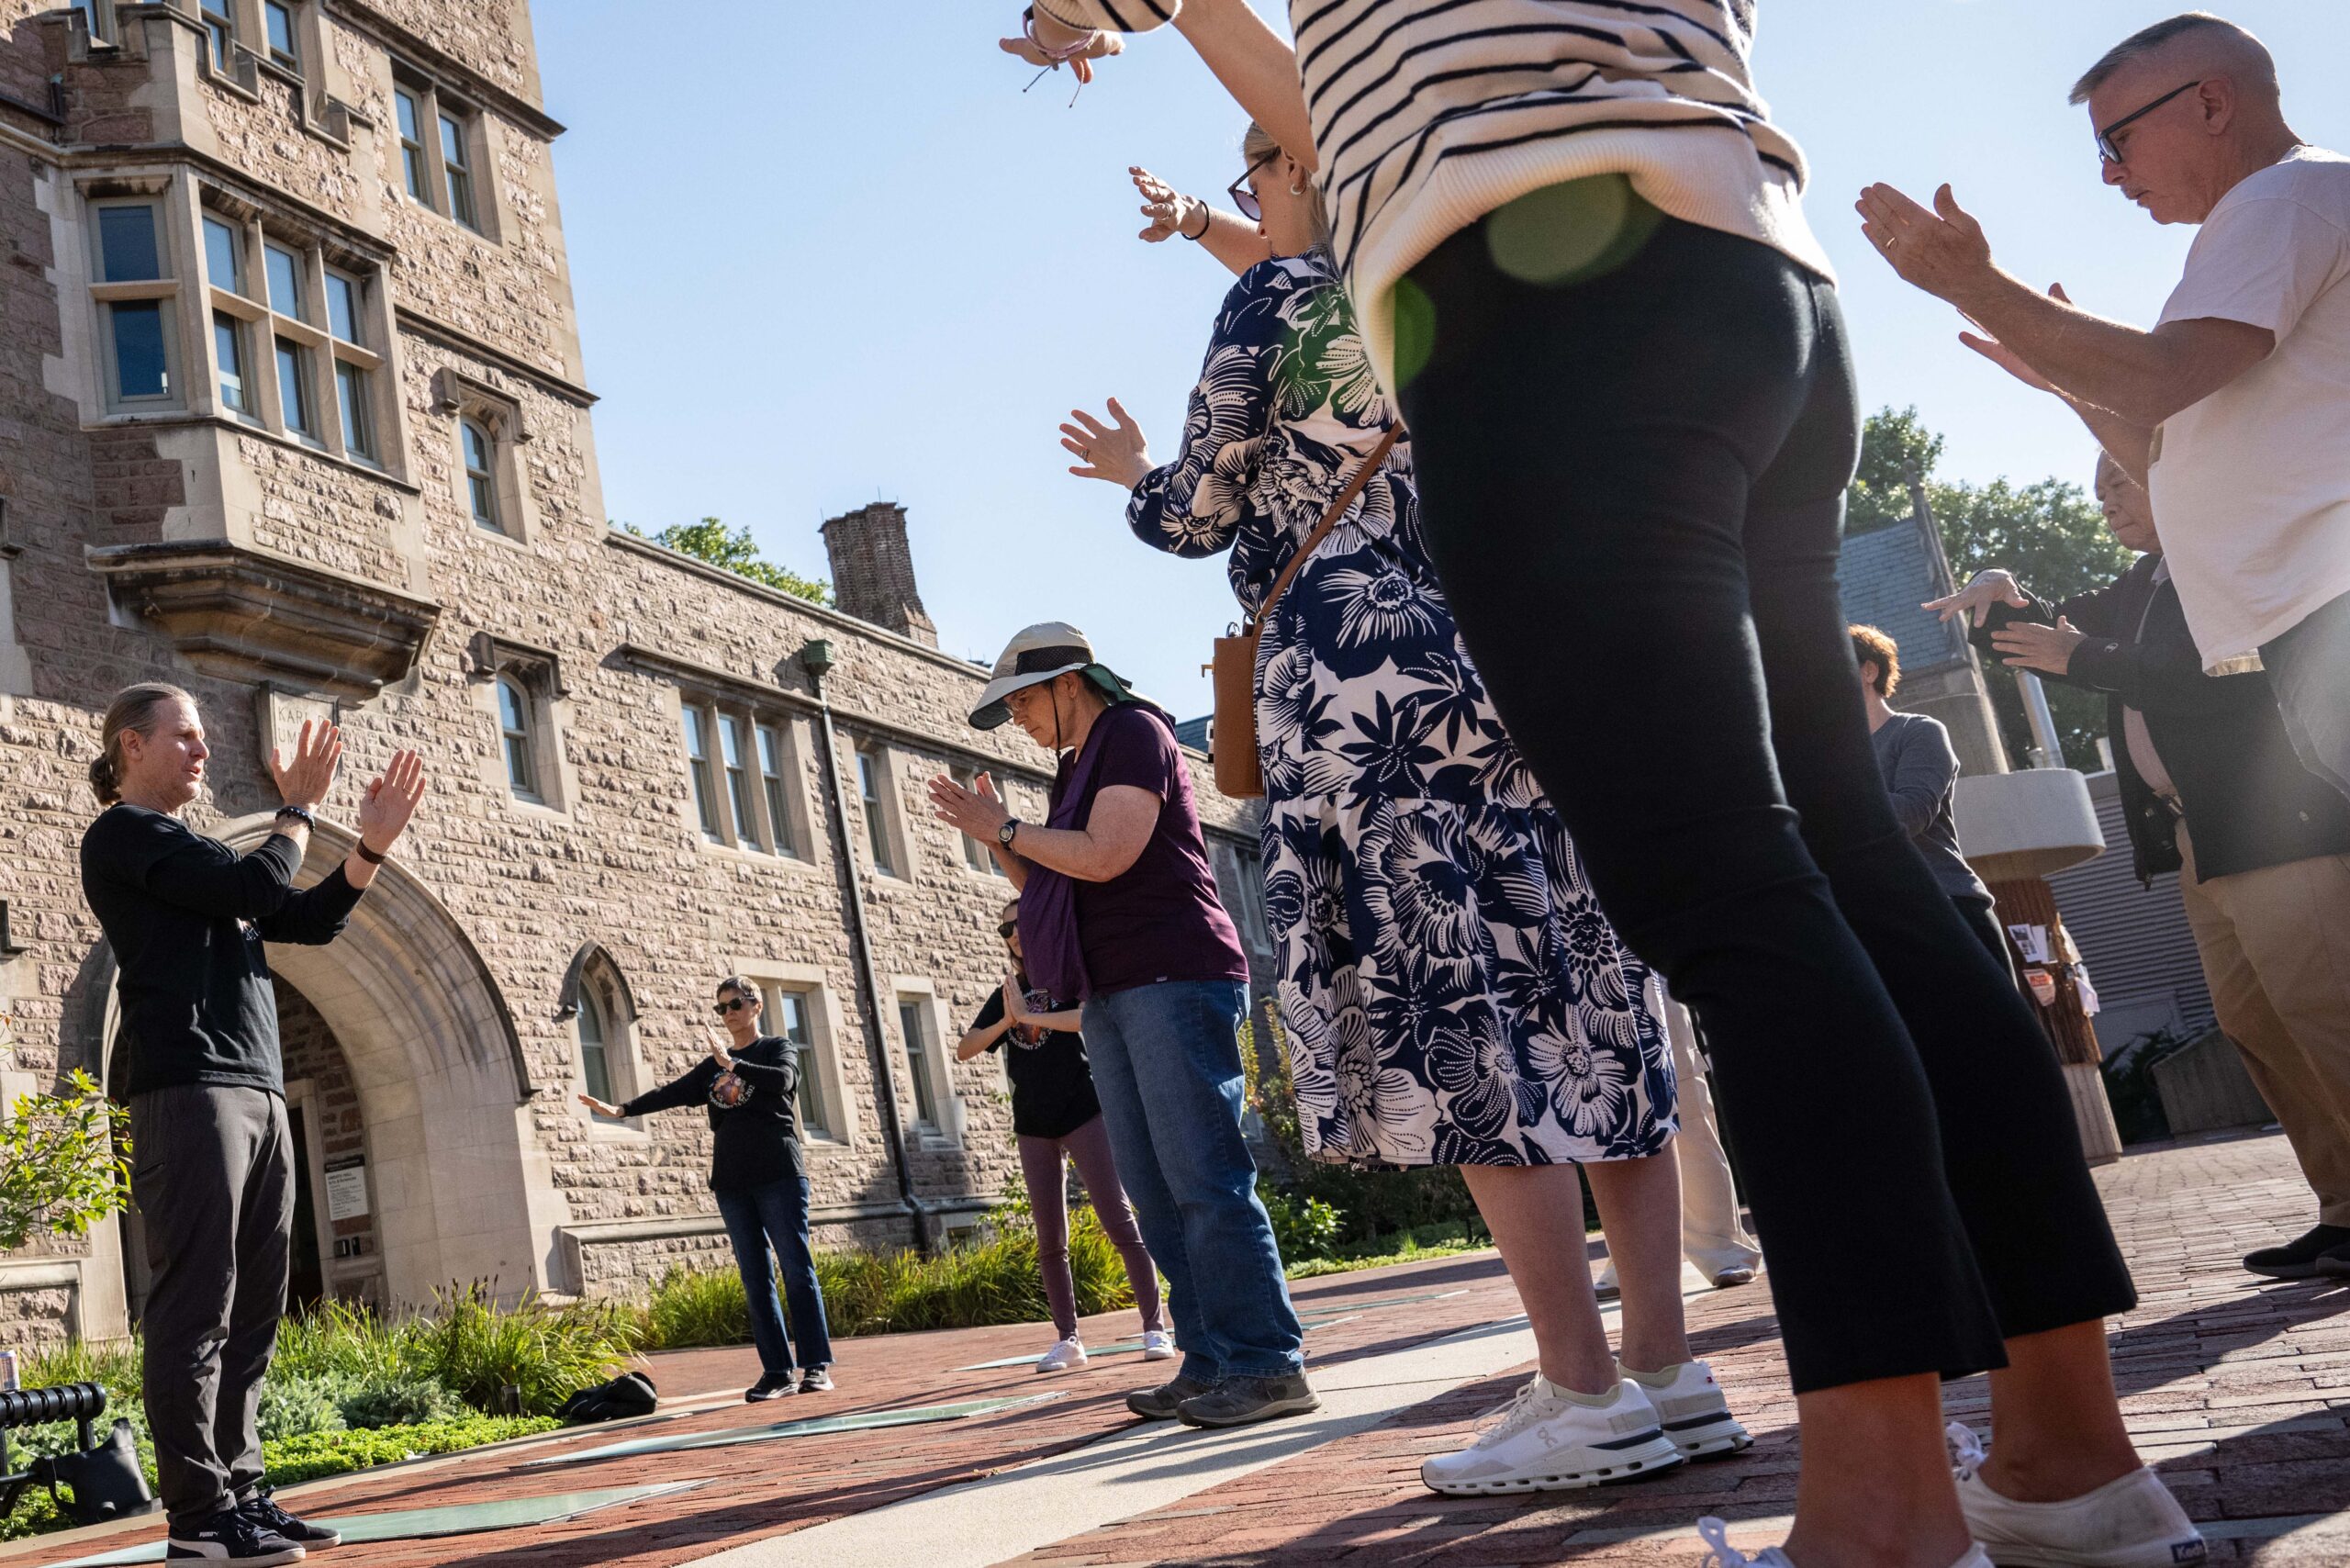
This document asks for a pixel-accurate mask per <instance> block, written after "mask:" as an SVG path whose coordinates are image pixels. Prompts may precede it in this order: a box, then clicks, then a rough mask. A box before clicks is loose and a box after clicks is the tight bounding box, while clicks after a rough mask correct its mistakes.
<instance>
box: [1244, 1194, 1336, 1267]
mask: <svg viewBox="0 0 2350 1568" xmlns="http://www.w3.org/2000/svg"><path fill="white" fill-rule="evenodd" d="M1257 1195H1258V1197H1259V1198H1260V1199H1261V1200H1263V1202H1264V1204H1265V1215H1266V1217H1267V1218H1269V1219H1270V1220H1271V1221H1272V1222H1273V1244H1274V1245H1275V1246H1277V1247H1279V1248H1280V1249H1281V1259H1282V1260H1283V1261H1284V1262H1290V1263H1295V1262H1301V1261H1303V1260H1306V1259H1310V1258H1328V1257H1330V1256H1332V1255H1333V1253H1335V1252H1336V1250H1337V1246H1338V1211H1337V1209H1334V1208H1332V1207H1331V1206H1330V1205H1329V1204H1326V1203H1324V1202H1323V1201H1322V1200H1321V1199H1319V1198H1309V1197H1299V1198H1297V1199H1295V1200H1294V1201H1292V1199H1290V1198H1287V1197H1284V1196H1283V1195H1282V1194H1281V1193H1278V1192H1275V1191H1273V1190H1272V1189H1271V1188H1270V1187H1268V1186H1267V1185H1266V1183H1265V1180H1264V1178H1263V1177H1261V1176H1260V1177H1259V1178H1258V1179H1257Z"/></svg>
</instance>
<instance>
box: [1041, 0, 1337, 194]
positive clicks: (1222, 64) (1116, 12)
mask: <svg viewBox="0 0 2350 1568" xmlns="http://www.w3.org/2000/svg"><path fill="white" fill-rule="evenodd" d="M1031 18H1032V19H1031V21H1030V24H1029V26H1030V28H1031V29H1032V30H1033V32H1034V34H1035V40H1034V43H1030V42H1029V41H1028V40H1027V39H1004V40H1003V42H1002V48H1003V49H1004V50H1006V51H1007V52H1009V53H1013V54H1017V55H1020V56H1021V57H1022V58H1023V59H1025V60H1028V61H1029V62H1031V63H1034V64H1046V63H1049V62H1050V58H1051V56H1050V55H1049V54H1047V53H1046V52H1044V51H1046V50H1049V51H1053V52H1057V51H1059V50H1067V49H1083V50H1086V51H1087V54H1088V56H1090V57H1093V58H1098V57H1099V56H1100V55H1101V54H1110V53H1115V52H1116V47H1115V46H1116V43H1117V39H1116V35H1117V34H1118V33H1120V32H1148V31H1150V30H1151V29H1153V28H1158V27H1159V26H1160V25H1162V24H1164V23H1166V22H1168V21H1170V20H1171V21H1172V22H1173V23H1174V24H1175V30H1176V31H1177V32H1179V33H1181V34H1182V35H1183V37H1184V38H1185V39H1188V40H1189V41H1190V43H1191V45H1192V49H1193V50H1197V51H1198V53H1199V57H1200V59H1201V60H1202V61H1203V62H1204V63H1205V64H1206V65H1207V68H1208V69H1209V70H1210V71H1212V72H1214V73H1215V79H1216V80H1217V81H1219V82H1221V83H1223V84H1224V90H1225V92H1227V93H1230V94H1231V95H1232V96H1233V100H1234V101H1235V102H1237V104H1239V106H1241V107H1242V108H1243V109H1245V110H1247V111H1248V116H1249V118H1252V119H1254V120H1255V121H1256V122H1257V123H1258V124H1259V126H1261V127H1263V128H1264V130H1265V134H1266V135H1268V136H1270V137H1271V138H1272V139H1273V140H1275V141H1278V142H1280V143H1281V151H1284V152H1287V153H1288V154H1289V155H1290V156H1291V157H1292V158H1294V159H1296V160H1297V161H1298V162H1300V163H1302V164H1304V166H1305V167H1306V168H1308V169H1311V168H1313V167H1314V166H1315V151H1314V126H1313V123H1312V121H1311V120H1310V119H1309V118H1307V115H1306V112H1305V89H1304V86H1303V85H1302V84H1300V83H1299V81H1298V77H1297V51H1296V50H1294V49H1292V48H1291V47H1290V46H1289V44H1288V43H1287V42H1286V41H1284V40H1283V39H1282V38H1281V35H1280V34H1279V33H1276V32H1275V31H1273V29H1272V28H1270V27H1268V26H1266V25H1265V19H1264V18H1263V17H1259V16H1258V15H1257V13H1256V12H1255V11H1253V10H1251V9H1249V7H1248V0H1121V3H1120V4H1118V5H1116V6H1114V7H1113V6H1112V5H1111V4H1110V0H1037V3H1036V4H1035V6H1032V7H1031ZM1037 45H1041V46H1042V50H1038V49H1037V48H1036V46H1037ZM1080 80H1084V81H1090V80H1091V70H1090V69H1089V70H1087V71H1084V72H1081V73H1080Z"/></svg>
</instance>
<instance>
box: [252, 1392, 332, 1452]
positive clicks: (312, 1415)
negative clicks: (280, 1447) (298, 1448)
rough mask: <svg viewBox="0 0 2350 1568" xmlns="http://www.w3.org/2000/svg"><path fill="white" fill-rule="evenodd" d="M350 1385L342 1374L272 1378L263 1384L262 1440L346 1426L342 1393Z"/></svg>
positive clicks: (296, 1435) (305, 1434)
mask: <svg viewBox="0 0 2350 1568" xmlns="http://www.w3.org/2000/svg"><path fill="white" fill-rule="evenodd" d="M349 1386H350V1384H349V1383H348V1381H347V1380H345V1379H342V1378H340V1377H269V1378H263V1380H262V1385H261V1417H260V1426H261V1440H262V1441H263V1442H264V1443H265V1442H268V1441H269V1440H270V1439H272V1438H297V1437H304V1436H307V1435H308V1434H309V1433H312V1432H340V1431H341V1430H342V1428H343V1425H344V1423H343V1419H342V1396H343V1394H344V1391H345V1390H346V1389H347V1388H348V1387H349Z"/></svg>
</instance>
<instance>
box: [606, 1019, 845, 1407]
mask: <svg viewBox="0 0 2350 1568" xmlns="http://www.w3.org/2000/svg"><path fill="white" fill-rule="evenodd" d="M758 1010H759V992H758V988H757V987H756V986H754V985H753V984H752V983H751V982H750V981H749V980H744V979H743V977H741V976H740V975H729V976H727V977H726V978H725V979H724V980H720V981H719V982H718V1000H717V1002H714V1003H713V1004H712V1005H711V1012H713V1013H715V1014H717V1015H718V1019H719V1022H721V1023H722V1024H723V1025H725V1026H726V1037H725V1038H724V1039H721V1040H716V1041H714V1042H713V1043H712V1044H711V1050H710V1055H708V1056H706V1057H704V1058H702V1059H701V1060H699V1061H698V1062H696V1063H694V1065H693V1066H692V1067H690V1068H688V1069H687V1070H685V1071H684V1072H683V1073H681V1074H679V1075H678V1076H677V1078H675V1079H672V1080H671V1081H669V1082H667V1083H665V1084H663V1085H662V1086H661V1087H660V1088H658V1089H655V1090H654V1091H652V1092H650V1093H645V1094H640V1095H638V1096H637V1097H636V1098H635V1099H633V1100H631V1101H629V1102H628V1103H625V1104H621V1105H614V1104H611V1103H608V1102H606V1101H602V1100H599V1099H597V1098H596V1097H595V1096H594V1095H592V1094H582V1095H581V1096H580V1097H579V1103H581V1104H583V1105H585V1106H587V1107H588V1110H590V1111H592V1112H594V1113H595V1114H597V1115H599V1116H607V1117H610V1118H611V1119H613V1120H615V1121H619V1120H622V1119H625V1118H628V1117H632V1116H642V1115H644V1114H648V1113H650V1112H654V1111H673V1110H677V1109H680V1108H682V1107H684V1106H688V1105H700V1106H703V1107H704V1108H706V1109H707V1110H708V1112H709V1114H710V1131H711V1159H710V1190H711V1196H713V1197H714V1198H716V1199H717V1200H718V1213H719V1215H720V1217H722V1218H723V1219H724V1220H725V1221H726V1237H727V1239H728V1240H729V1241H731V1242H733V1246H734V1262H735V1266H736V1267H738V1268H740V1269H741V1270H742V1271H743V1294H744V1296H745V1297H746V1298H747V1299H748V1300H749V1302H750V1306H751V1340H752V1343H754V1344H755V1345H756V1346H757V1347H758V1351H759V1368H760V1371H759V1381H758V1382H756V1383H753V1384H752V1385H751V1386H750V1387H749V1388H748V1389H746V1390H744V1394H743V1397H744V1399H748V1400H765V1399H778V1398H781V1397H782V1396H783V1395H784V1394H821V1393H823V1392H825V1391H826V1390H829V1389H830V1388H831V1387H832V1386H833V1373H832V1364H833V1340H832V1335H831V1332H830V1330H828V1329H827V1328H826V1327H825V1326H824V1293H823V1291H822V1288H821V1287H820V1286H819V1285H818V1284H817V1282H816V1255H815V1251H814V1249H812V1248H811V1247H810V1246H809V1243H808V1172H807V1170H806V1168H805V1166H803V1165H802V1163H801V1161H800V1121H799V1102H798V1094H799V1091H800V1052H799V1047H796V1046H794V1045H793V1044H792V1043H791V1042H790V1041H789V1040H787V1039H784V1038H783V1037H782V1036H778V1035H762V1034H760V1033H759V1025H758V1019H759V1011H758ZM770 1244H772V1245H773V1247H774V1248H775V1256H776V1257H778V1258H780V1259H781V1260H783V1295H784V1299H785V1301H788V1302H789V1304H790V1306H791V1331H790V1333H789V1336H787V1335H786V1334H785V1332H784V1313H783V1309H782V1307H781V1305H778V1302H777V1300H776V1271H775V1265H774V1263H773V1262H772V1261H771V1260H769V1258H768V1256H767V1248H768V1247H769V1245H770ZM795 1346H796V1347H797V1348H798V1350H799V1352H800V1372H799V1374H798V1376H797V1378H796V1379H795V1377H794V1375H793V1372H792V1350H793V1349H794V1347H795Z"/></svg>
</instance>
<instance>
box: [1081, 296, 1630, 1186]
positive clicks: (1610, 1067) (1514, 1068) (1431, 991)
mask: <svg viewBox="0 0 2350 1568" xmlns="http://www.w3.org/2000/svg"><path fill="white" fill-rule="evenodd" d="M1394 421H1395V415H1394V412H1393V409H1391V408H1390V407H1389V406H1388V404H1387V402H1386V400H1385V399H1384V398H1382V396H1381V394H1380V391H1379V388H1378V385H1377V383H1376V382H1375V381H1374V380H1373V379H1372V376H1371V362H1370V360H1369V358H1368V356H1367V355H1366V354H1365V353H1364V350H1363V344H1362V340H1361V338H1360V336H1358V335H1357V333H1356V330H1355V322H1354V316H1353V313H1352V310H1351V308H1350V307H1349V306H1348V301H1347V297H1346V294H1345V291H1344V289H1343V288H1341V286H1339V283H1338V280H1337V274H1336V273H1335V271H1334V270H1333V268H1332V265H1331V263H1330V259H1329V257H1328V255H1327V254H1326V252H1320V251H1316V252H1309V253H1308V254H1306V255H1304V256H1293V257H1286V258H1281V259H1279V260H1275V261H1270V262H1265V263H1259V265H1257V266H1255V267H1253V268H1251V269H1250V270H1249V271H1248V273H1247V274H1244V275H1243V276H1242V277H1241V279H1240V280H1239V282H1238V283H1237V284H1236V285H1235V286H1234V287H1233V289H1232V292H1231V293H1230V294H1229V295H1227V296H1226V297H1225V302H1224V308H1223V309H1222V311H1221V313H1220V314H1219V315H1218V316H1217V318H1216V323H1215V336H1214V341H1213V342H1211V343H1210V344H1209V346H1208V354H1207V363H1206V365H1205V367H1204V368H1203V371H1202V372H1201V375H1200V383H1199V386H1197V387H1196V388H1195V389H1194V390H1193V391H1192V398H1191V407H1190V411H1189V414H1188V417H1187V418H1186V420H1185V421H1184V427H1183V449H1182V452H1181V454H1180V455H1179V456H1178V457H1177V458H1176V459H1175V461H1174V462H1172V463H1170V464H1168V465H1165V466H1164V467H1161V468H1158V469H1156V470H1154V471H1153V472H1152V473H1151V474H1150V475H1149V476H1147V478H1145V479H1144V480H1143V481H1142V483H1141V484H1139V485H1137V486H1136V487H1135V492H1134V498H1133V500H1132V502H1131V504H1130V505H1129V506H1128V508H1127V511H1126V520H1127V521H1128V523H1129V524H1130V525H1132V527H1133V529H1134V531H1135V532H1136V535H1137V536H1139V537H1140V538H1141V539H1142V540H1143V542H1144V543H1147V544H1151V545H1154V546H1156V547H1158V549H1161V550H1165V551H1168V552H1170V553H1171V554H1177V555H1182V556H1187V557H1198V556H1206V555H1213V554H1218V553H1219V552H1222V551H1225V550H1229V551H1230V552H1231V553H1232V554H1231V561H1230V572H1231V577H1232V587H1233V591H1234V592H1235V593H1236V594H1237V596H1238V597H1239V599H1240V602H1241V605H1242V606H1243V607H1244V608H1245V609H1247V610H1249V611H1251V612H1253V611H1254V610H1256V608H1257V606H1258V605H1259V604H1260V603H1261V602H1263V599H1264V597H1265V594H1266V592H1267V591H1268V590H1269V589H1270V588H1271V586H1272V582H1273V579H1274V577H1277V576H1279V575H1280V572H1281V567H1282V566H1285V565H1287V563H1288V561H1289V558H1290V556H1291V554H1292V553H1294V551H1295V550H1296V549H1297V546H1298V545H1299V543H1302V542H1303V541H1304V537H1305V536H1306V535H1307V534H1308V533H1310V532H1313V530H1314V527H1315V524H1316V523H1318V522H1320V521H1321V520H1322V517H1323V515H1324V513H1325V512H1326V511H1327V510H1328V509H1329V505H1330V503H1331V501H1333V500H1334V499H1336V498H1337V493H1338V491H1339V490H1340V489H1342V488H1344V487H1345V486H1346V483H1347V481H1348V478H1349V477H1350V476H1352V475H1353V473H1354V470H1355V468H1356V467H1357V466H1358V465H1360V464H1361V463H1362V461H1363V460H1364V458H1365V456H1366V455H1367V454H1369V452H1370V451H1371V448H1372V447H1373V446H1375V445H1376V444H1377V443H1378V442H1379V439H1380V437H1381V436H1382V435H1383V434H1384V433H1385V432H1386V430H1387V428H1388V426H1389V425H1391V424H1393V422H1394ZM1411 475H1412V457H1411V444H1410V442H1408V441H1399V442H1396V444H1395V448H1394V451H1393V454H1391V455H1390V457H1389V458H1388V461H1387V463H1386V465H1385V466H1384V468H1383V469H1382V472H1381V473H1379V474H1378V475H1376V476H1373V478H1372V479H1371V483H1370V484H1369V485H1367V486H1366V487H1364V489H1363V493H1362V496H1361V498H1360V499H1359V500H1357V501H1356V502H1355V503H1354V506H1353V507H1352V509H1351V510H1350V513H1349V515H1348V517H1347V518H1346V519H1345V520H1344V521H1341V522H1340V523H1339V524H1338V526H1337V528H1336V529H1335V530H1333V531H1332V532H1331V534H1330V537H1329V539H1328V540H1327V541H1326V542H1325V543H1324V544H1323V545H1322V547H1321V548H1320V549H1319V550H1318V551H1316V552H1315V554H1314V556H1313V558H1312V559H1311V560H1309V561H1308V562H1307V563H1306V565H1305V566H1304V568H1303V569H1302V570H1301V571H1300V572H1299V573H1298V575H1297V577H1296V578H1295V580H1294V581H1292V583H1291V584H1290V587H1289V590H1288V592H1286V593H1285V594H1283V595H1282V597H1281V602H1280V603H1279V604H1278V605H1276V606H1275V607H1274V610H1273V615H1272V618H1271V620H1270V622H1268V623H1267V624H1266V626H1265V628H1264V634H1263V637H1262V639H1261V641H1260V643H1259V647H1258V665H1257V682H1258V687H1257V689H1258V698H1257V726H1258V736H1259V744H1260V746H1261V748H1262V752H1263V761H1264V769H1265V792H1266V801H1265V806H1266V810H1265V827H1264V851H1265V913H1266V917H1267V923H1268V924H1270V926H1271V928H1272V937H1273V950H1274V954H1275V963H1276V966H1277V969H1278V973H1279V976H1280V986H1281V1012H1282V1014H1283V1017H1284V1018H1285V1020H1286V1022H1287V1024H1288V1028H1289V1037H1290V1047H1291V1064H1290V1065H1291V1072H1292V1077H1293V1079H1294V1081H1295V1083H1296V1089H1297V1102H1298V1119H1299V1122H1300V1124H1301V1126H1302V1127H1303V1129H1304V1139H1305V1146H1306V1148H1307V1150H1308V1152H1309V1153H1312V1154H1314V1155H1315V1156H1316V1157H1317V1158H1321V1159H1331V1160H1339V1161H1347V1162H1351V1163H1357V1164H1365V1165H1429V1164H1438V1165H1523V1164H1553V1163H1557V1162H1561V1161H1566V1160H1577V1161H1583V1160H1602V1159H1630V1158H1635V1157H1638V1156H1641V1155H1650V1154H1655V1153H1657V1152H1658V1151H1659V1150H1660V1149H1662V1148H1663V1147H1664V1146H1665V1143H1666V1141H1667V1140H1668V1139H1669V1138H1670V1137H1671V1136H1672V1133H1673V1103H1674V1085H1673V1054H1672V1050H1671V1047H1670V1046H1669V1045H1668V1044H1667V1041H1666V1037H1665V1033H1664V1026H1663V1022H1662V1018H1661V1017H1659V1015H1658V1014H1657V1012H1656V1011H1655V1003H1656V996H1655V994H1654V992H1653V991H1652V989H1651V984H1650V974H1649V971H1648V969H1647V968H1646V967H1645V966H1643V965H1642V964H1641V963H1640V962H1639V959H1637V958H1634V957H1633V956H1632V955H1631V953H1630V952H1629V951H1628V950H1627V949H1626V948H1625V947H1624V946H1622V944H1621V943H1620V942H1619V941H1618V940H1617V935H1616V932H1615V929H1614V928H1613V927H1612V926H1610V925H1609V924H1608V923H1607V920H1606V916H1605V915H1603V914H1602V913H1600V910H1599V906H1598V905H1597V903H1596V902H1594V900H1593V898H1592V895H1591V891H1590V890H1589V889H1588V888H1587V887H1586V886H1585V885H1584V883H1583V876H1582V873H1581V872H1580V870H1579V869H1578V868H1577V866H1576V863H1575V852H1574V846H1573V845H1572V844H1571V843H1570V842H1569V841H1568V838H1567V834H1566V831H1565V829H1564V828H1562V827H1561V825H1560V823H1559V818H1558V814H1557V813H1556V812H1554V811H1552V810H1551V807H1550V802H1549V801H1547V800H1546V799H1544V797H1543V795H1542V793H1541V790H1540V788H1539V786H1538V785H1537V784H1536V783H1535V781H1534V778H1533V777H1532V775H1531V774H1529V773H1528V772H1527V768H1526V765H1525V762H1524V761H1523V760H1522V759H1521V758H1520V757H1519V756H1518V754H1517V750H1516V747H1515V746H1513V745H1511V744H1510V742H1509V738H1508V736H1507V735H1506V734H1505V733H1504V732H1503V729H1502V725H1501V721H1500V720H1499V719H1498V718H1497V717H1496V716H1495V715H1494V709H1493V705H1492V703H1491V702H1490V701H1489V700H1487V699H1486V696H1485V690H1484V686H1483V682H1482V681H1480V680H1479V679H1478V677H1477V672H1476V670H1475V668H1474V667H1473V666H1472V665H1471V663H1470V661H1469V656H1468V654H1467V653H1466V652H1465V651H1464V650H1463V649H1462V648H1461V646H1460V641H1459V638H1458V636H1457V635H1456V633H1455V632H1454V630H1453V624H1452V615H1451V612H1450V611H1449V610H1448V609H1447V608H1446V606H1445V602H1444V599H1443V596H1442V593H1441V592H1440V590H1439V589H1438V585H1437V579H1436V574H1435V571H1434V569H1433V568H1432V567H1431V566H1429V564H1428V559H1427V551H1426V549H1425V547H1424V546H1423V544H1422V542H1421V537H1420V532H1419V510H1418V501H1417V498H1416V492H1415V491H1414V489H1413V487H1412V477H1411Z"/></svg>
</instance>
